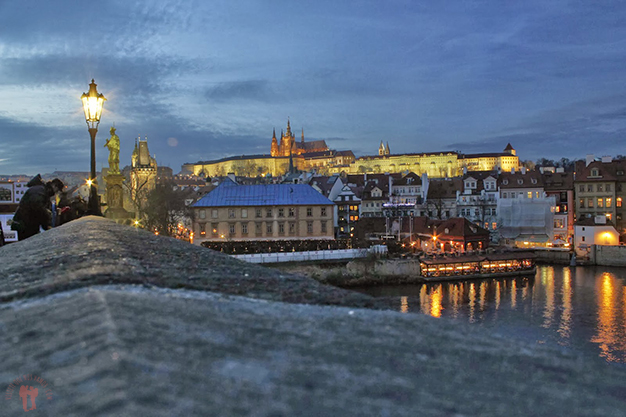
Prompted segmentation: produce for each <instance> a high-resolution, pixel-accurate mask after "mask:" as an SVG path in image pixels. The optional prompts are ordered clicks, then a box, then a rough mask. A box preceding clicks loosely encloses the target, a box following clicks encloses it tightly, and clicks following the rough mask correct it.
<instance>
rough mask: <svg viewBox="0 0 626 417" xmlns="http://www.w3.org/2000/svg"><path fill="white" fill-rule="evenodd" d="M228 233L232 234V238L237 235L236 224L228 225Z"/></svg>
mask: <svg viewBox="0 0 626 417" xmlns="http://www.w3.org/2000/svg"><path fill="white" fill-rule="evenodd" d="M228 233H230V235H231V236H233V235H234V234H235V223H229V224H228Z"/></svg>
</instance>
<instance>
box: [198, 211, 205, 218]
mask: <svg viewBox="0 0 626 417" xmlns="http://www.w3.org/2000/svg"><path fill="white" fill-rule="evenodd" d="M199 214H200V216H199V217H200V218H201V219H206V211H205V210H200V212H199Z"/></svg>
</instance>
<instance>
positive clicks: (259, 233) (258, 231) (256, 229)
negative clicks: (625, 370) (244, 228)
mask: <svg viewBox="0 0 626 417" xmlns="http://www.w3.org/2000/svg"><path fill="white" fill-rule="evenodd" d="M254 225H255V227H254V229H255V230H254V233H255V234H256V235H257V236H261V235H262V232H261V223H255V224H254Z"/></svg>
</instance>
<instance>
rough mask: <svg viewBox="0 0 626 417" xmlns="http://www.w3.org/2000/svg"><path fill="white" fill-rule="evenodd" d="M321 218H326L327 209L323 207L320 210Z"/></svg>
mask: <svg viewBox="0 0 626 417" xmlns="http://www.w3.org/2000/svg"><path fill="white" fill-rule="evenodd" d="M320 216H322V217H326V207H322V208H321V209H320Z"/></svg>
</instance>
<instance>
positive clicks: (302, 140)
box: [300, 128, 304, 143]
mask: <svg viewBox="0 0 626 417" xmlns="http://www.w3.org/2000/svg"><path fill="white" fill-rule="evenodd" d="M300 141H301V142H302V143H304V128H302V139H301V140H300Z"/></svg>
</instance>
